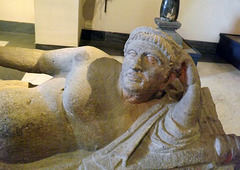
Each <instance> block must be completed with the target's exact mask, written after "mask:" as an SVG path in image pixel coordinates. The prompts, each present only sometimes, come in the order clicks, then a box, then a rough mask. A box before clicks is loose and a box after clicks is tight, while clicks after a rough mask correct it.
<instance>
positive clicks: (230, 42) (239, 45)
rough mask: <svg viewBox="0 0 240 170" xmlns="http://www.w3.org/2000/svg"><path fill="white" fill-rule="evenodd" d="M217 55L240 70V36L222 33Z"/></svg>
mask: <svg viewBox="0 0 240 170" xmlns="http://www.w3.org/2000/svg"><path fill="white" fill-rule="evenodd" d="M217 55H218V56H220V57H222V58H224V59H225V60H227V61H228V62H229V63H231V64H232V65H234V66H235V67H237V69H239V70H240V35H233V34H223V33H221V34H220V41H219V43H218V46H217Z"/></svg>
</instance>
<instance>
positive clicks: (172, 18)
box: [155, 0, 183, 47]
mask: <svg viewBox="0 0 240 170" xmlns="http://www.w3.org/2000/svg"><path fill="white" fill-rule="evenodd" d="M179 7H180V0H163V1H162V4H161V8H160V18H155V23H156V24H157V26H158V29H160V30H162V31H164V32H165V33H167V34H168V35H169V36H171V37H172V38H173V39H174V41H176V42H177V44H178V45H180V46H181V47H182V46H183V40H182V37H181V36H180V35H179V34H178V33H177V32H176V30H177V29H179V28H180V27H181V23H180V22H178V21H177V18H178V14H179Z"/></svg>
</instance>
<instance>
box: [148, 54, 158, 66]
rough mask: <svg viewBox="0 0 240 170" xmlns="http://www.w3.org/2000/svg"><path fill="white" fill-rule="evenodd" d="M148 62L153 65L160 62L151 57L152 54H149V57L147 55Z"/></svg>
mask: <svg viewBox="0 0 240 170" xmlns="http://www.w3.org/2000/svg"><path fill="white" fill-rule="evenodd" d="M147 61H148V62H149V63H151V64H155V63H157V62H158V61H157V59H156V58H155V57H154V56H153V55H151V54H148V55H147Z"/></svg>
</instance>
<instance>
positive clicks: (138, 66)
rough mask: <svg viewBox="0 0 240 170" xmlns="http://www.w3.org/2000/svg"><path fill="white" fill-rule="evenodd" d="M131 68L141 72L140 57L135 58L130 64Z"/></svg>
mask: <svg viewBox="0 0 240 170" xmlns="http://www.w3.org/2000/svg"><path fill="white" fill-rule="evenodd" d="M131 69H133V70H134V71H136V72H141V71H142V66H141V58H140V57H139V58H137V59H136V60H135V62H134V63H133V65H132V66H131Z"/></svg>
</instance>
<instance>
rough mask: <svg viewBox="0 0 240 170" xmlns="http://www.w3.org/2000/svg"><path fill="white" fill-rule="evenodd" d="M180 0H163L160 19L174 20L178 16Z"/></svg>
mask: <svg viewBox="0 0 240 170" xmlns="http://www.w3.org/2000/svg"><path fill="white" fill-rule="evenodd" d="M179 4H180V2H179V0H163V1H162V5H161V9H160V19H161V20H162V21H169V22H173V21H176V20H177V18H178V12H179Z"/></svg>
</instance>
